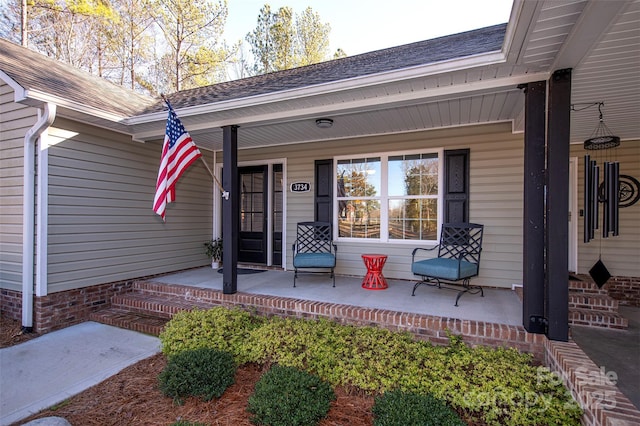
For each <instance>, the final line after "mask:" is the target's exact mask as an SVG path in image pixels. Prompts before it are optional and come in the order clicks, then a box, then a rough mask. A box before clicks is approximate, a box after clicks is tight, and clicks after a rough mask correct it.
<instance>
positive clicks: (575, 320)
mask: <svg viewBox="0 0 640 426" xmlns="http://www.w3.org/2000/svg"><path fill="white" fill-rule="evenodd" d="M569 324H573V325H584V326H587V327H602V328H612V329H618V330H626V329H627V328H628V327H629V321H628V320H627V319H626V318H624V317H623V316H621V315H620V314H618V313H617V312H607V311H594V310H590V309H570V310H569Z"/></svg>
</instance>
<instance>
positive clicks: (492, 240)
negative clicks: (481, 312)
mask: <svg viewBox="0 0 640 426" xmlns="http://www.w3.org/2000/svg"><path fill="white" fill-rule="evenodd" d="M639 24H640V1H613V2H599V1H573V2H568V1H567V2H564V1H562V2H558V1H526V2H525V1H521V0H516V1H515V2H514V6H513V10H512V14H511V18H510V21H509V22H508V23H507V24H504V25H497V26H493V27H488V28H483V29H479V30H474V31H469V32H466V33H461V34H455V35H451V36H446V37H441V38H438V39H433V40H426V41H421V42H417V43H413V44H409V45H404V46H398V47H395V48H390V49H385V50H381V51H376V52H371V53H366V54H362V55H357V56H354V57H348V58H343V59H338V60H334V61H328V62H325V63H321V64H316V65H311V66H307V67H302V68H297V69H292V70H287V71H282V72H278V73H273V74H267V75H262V76H256V77H251V78H247V79H243V80H238V81H232V82H227V83H221V84H217V85H214V86H209V87H202V88H197V89H192V90H186V91H181V92H178V93H174V94H170V95H168V98H169V100H170V101H171V103H172V105H173V107H174V108H175V110H176V112H177V113H178V115H179V116H180V118H181V120H182V122H183V123H184V125H185V127H186V129H187V130H188V131H189V132H190V134H191V136H192V137H193V139H194V141H195V142H196V143H197V144H198V146H199V148H200V150H201V151H202V153H203V158H204V161H205V162H206V163H208V165H209V166H210V168H211V169H212V170H213V172H214V173H215V174H216V176H217V178H218V179H219V180H221V182H222V186H223V187H224V189H225V190H228V191H229V192H230V194H231V196H230V199H225V198H223V197H221V195H220V190H219V188H218V186H217V184H216V183H215V182H214V181H213V180H212V179H211V176H210V175H209V173H208V171H207V168H205V167H204V166H203V165H201V164H198V163H196V164H195V165H193V166H192V167H190V168H189V169H188V170H187V172H186V173H185V174H184V175H183V176H182V178H181V179H180V181H179V182H178V186H177V202H175V203H173V204H171V205H170V206H169V208H168V209H167V219H166V222H163V221H162V219H161V218H160V217H159V216H157V215H155V214H154V212H153V211H152V209H151V206H152V202H153V196H154V191H155V181H156V176H157V172H158V164H159V158H160V154H161V149H162V139H163V136H164V131H165V121H166V116H167V113H166V107H165V106H164V103H163V102H162V101H161V100H160V99H153V98H149V97H145V96H141V95H138V94H135V93H133V92H131V91H128V90H126V89H123V88H121V87H116V86H114V85H111V84H110V83H108V82H105V81H103V80H101V79H98V78H96V77H94V76H91V75H88V74H85V73H82V72H81V71H78V70H74V69H72V68H70V67H67V66H65V65H64V64H60V63H56V62H55V61H52V60H50V59H48V58H46V57H43V56H41V55H38V54H36V53H34V52H31V51H28V50H26V49H24V48H22V47H19V46H16V45H13V44H11V43H9V42H7V41H4V40H0V152H1V153H2V156H1V158H0V168H1V170H2V179H1V180H0V200H1V201H2V203H1V207H0V212H1V217H0V241H1V242H2V247H1V248H0V289H1V291H2V292H1V296H0V297H1V301H2V312H3V314H5V313H6V314H8V315H11V316H14V317H16V318H22V321H23V325H24V326H25V327H27V328H34V329H36V330H37V331H40V332H46V331H51V330H54V329H57V328H61V327H64V326H67V325H70V324H73V323H76V322H79V321H82V320H84V318H86V316H87V315H88V313H89V312H90V311H91V310H92V309H96V308H97V307H99V306H100V305H101V304H104V303H106V302H105V301H106V300H108V297H109V296H110V295H111V294H113V293H114V292H117V291H119V290H120V289H122V288H123V287H126V286H127V285H128V284H129V283H130V282H131V281H132V280H134V279H136V278H140V277H145V276H151V275H156V274H163V273H167V272H172V271H177V270H181V269H188V268H193V267H197V266H203V265H206V264H207V263H208V260H207V258H206V256H205V255H204V251H203V242H204V241H206V240H208V239H210V238H211V236H212V235H213V236H221V235H222V236H226V235H234V236H235V235H236V234H237V238H225V264H226V265H229V264H233V265H234V266H235V265H236V262H238V261H240V262H249V263H255V264H262V265H267V266H275V267H281V268H284V269H292V259H291V251H290V249H288V248H290V247H291V245H292V242H293V239H294V238H295V233H296V224H297V223H298V222H300V221H311V220H328V221H330V222H331V223H332V224H333V227H334V238H335V241H336V244H337V245H338V246H339V260H338V264H337V268H336V272H337V274H345V275H363V274H364V273H365V267H364V265H363V263H362V259H361V254H362V253H366V252H372V251H373V252H382V253H385V254H387V255H388V260H387V263H386V265H385V270H384V271H385V276H387V277H390V278H398V279H407V280H410V279H414V277H413V276H412V274H411V272H410V262H411V251H412V249H413V248H414V247H417V246H422V247H432V246H434V245H436V244H437V242H438V230H439V229H440V226H441V225H442V223H445V222H448V221H471V222H477V223H482V224H484V226H485V236H484V244H483V254H482V267H481V270H480V274H479V276H478V277H477V278H475V279H474V284H478V285H483V286H493V287H505V288H511V287H512V286H513V285H523V284H524V294H525V299H524V303H525V309H524V311H525V314H524V317H523V324H524V325H525V328H527V330H528V331H531V332H541V329H540V328H539V327H538V325H537V324H536V323H535V321H537V319H538V318H542V317H544V318H546V320H547V321H549V322H550V323H551V325H550V328H551V329H552V334H553V333H556V334H555V335H554V336H551V337H552V338H557V339H559V340H563V339H564V340H566V328H567V320H566V309H567V308H566V305H567V303H566V297H564V294H565V293H566V277H567V271H572V272H576V273H580V274H587V273H588V272H589V269H590V268H591V267H592V266H593V265H594V263H595V262H596V261H597V260H598V259H602V260H603V262H604V263H605V265H606V267H607V268H608V270H609V272H610V273H611V275H613V276H614V278H612V279H611V281H610V282H609V283H608V284H607V285H608V286H610V287H611V289H612V291H613V292H614V293H616V294H617V297H619V298H622V299H624V300H625V303H629V304H638V303H640V266H639V265H638V259H640V227H639V226H638V223H640V222H639V221H638V219H640V203H635V204H632V205H629V206H627V207H624V208H620V210H619V221H620V235H618V236H615V237H608V238H602V237H596V239H595V240H593V241H591V242H589V243H584V242H583V219H582V216H581V214H580V211H581V210H583V209H584V207H583V206H584V176H585V174H584V162H583V157H584V155H585V153H586V151H585V150H584V148H583V141H584V140H585V139H587V138H589V137H591V134H592V132H593V130H594V128H595V127H596V125H597V124H598V108H597V106H598V105H597V104H598V103H601V102H602V103H604V106H603V111H604V119H605V120H606V124H607V126H608V127H609V128H610V129H611V130H612V131H614V132H615V134H616V135H617V136H619V137H620V138H621V144H620V146H619V147H616V148H613V149H610V150H602V151H591V152H589V154H590V155H591V157H592V158H593V159H596V161H598V162H603V161H618V162H619V163H620V173H621V174H622V175H625V176H630V177H632V178H634V179H636V182H637V179H640V30H638V28H640V25H639ZM318 120H323V121H321V122H318ZM605 151H606V152H605ZM223 166H224V167H223ZM629 182H631V184H632V185H631V189H632V190H633V180H631V181H629ZM635 191H638V188H637V187H636V188H635ZM241 201H242V203H241ZM567 211H569V212H570V216H569V221H568V223H567V219H566V217H567V215H566V213H567ZM223 218H225V221H223ZM235 229H239V230H240V231H239V232H237V233H236V232H233V230H235ZM231 252H233V253H234V254H233V255H232V254H230V253H231ZM226 256H229V257H228V258H227V257H226ZM236 256H237V257H236ZM228 270H229V272H227V268H225V292H227V291H228V292H234V291H235V282H234V280H235V276H234V273H233V272H232V268H228ZM545 270H546V271H547V272H546V273H545ZM227 274H228V275H227ZM549 289H551V295H552V296H554V297H551V298H550V299H551V300H549V299H545V296H544V295H545V290H549ZM555 296H557V297H555Z"/></svg>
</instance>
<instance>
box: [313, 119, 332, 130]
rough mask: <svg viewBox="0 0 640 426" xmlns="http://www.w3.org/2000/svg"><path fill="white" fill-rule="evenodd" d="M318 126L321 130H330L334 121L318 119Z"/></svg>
mask: <svg viewBox="0 0 640 426" xmlns="http://www.w3.org/2000/svg"><path fill="white" fill-rule="evenodd" d="M316 126H318V127H319V128H321V129H330V128H331V127H333V120H332V119H330V118H318V119H317V120H316Z"/></svg>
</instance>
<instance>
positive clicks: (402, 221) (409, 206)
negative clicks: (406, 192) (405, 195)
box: [389, 198, 438, 240]
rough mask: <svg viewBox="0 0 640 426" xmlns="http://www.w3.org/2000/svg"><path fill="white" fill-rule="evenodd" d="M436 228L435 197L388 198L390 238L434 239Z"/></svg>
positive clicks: (436, 208)
mask: <svg viewBox="0 0 640 426" xmlns="http://www.w3.org/2000/svg"><path fill="white" fill-rule="evenodd" d="M437 228H438V201H437V199H435V198H434V199H417V198H410V199H402V200H389V238H390V239H397V240H435V239H436V236H437Z"/></svg>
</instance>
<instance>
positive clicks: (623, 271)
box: [571, 140, 640, 277]
mask: <svg viewBox="0 0 640 426" xmlns="http://www.w3.org/2000/svg"><path fill="white" fill-rule="evenodd" d="M586 154H589V155H590V156H591V159H592V160H596V161H597V163H598V165H599V166H600V167H602V164H603V163H604V162H605V161H619V162H620V174H621V175H629V176H633V177H634V178H636V179H637V180H640V140H631V141H622V142H621V144H620V146H619V147H617V148H613V149H607V150H601V151H586V150H585V149H584V148H583V146H582V144H574V145H571V156H573V157H577V158H578V189H577V195H578V205H577V210H578V212H580V210H583V209H584V156H585V155H586ZM600 181H601V182H602V178H601V179H600ZM583 231H584V217H582V216H579V217H578V271H577V272H579V273H583V274H587V273H589V269H591V267H592V266H593V265H594V263H596V262H597V261H598V259H599V258H601V259H602V262H603V263H604V264H605V266H606V267H607V269H608V270H609V273H611V275H613V276H623V277H638V276H640V262H639V260H640V202H638V203H636V204H634V205H632V206H629V207H624V208H621V209H620V234H619V235H618V236H616V237H614V236H609V238H602V204H600V226H599V229H596V230H595V238H594V239H593V240H591V241H590V242H588V243H585V242H584V232H583Z"/></svg>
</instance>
